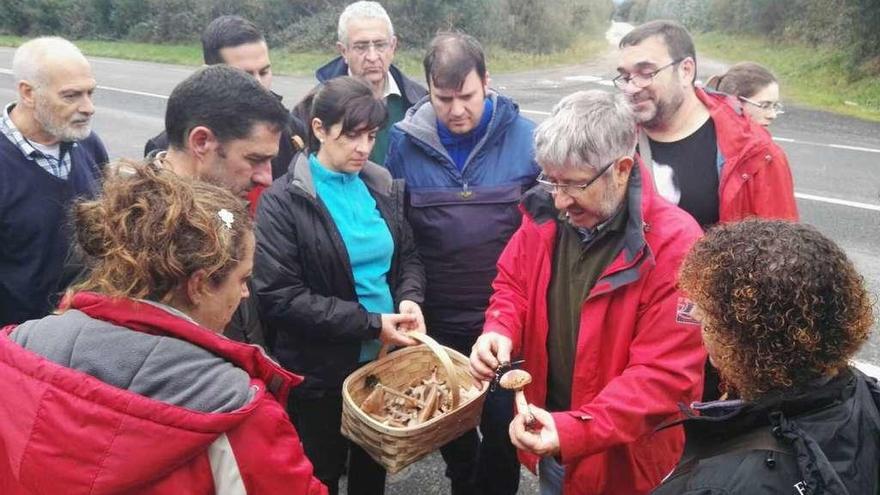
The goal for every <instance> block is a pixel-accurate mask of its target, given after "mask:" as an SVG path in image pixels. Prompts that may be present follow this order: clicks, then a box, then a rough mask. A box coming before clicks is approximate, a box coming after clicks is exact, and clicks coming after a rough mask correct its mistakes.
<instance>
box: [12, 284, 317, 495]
mask: <svg viewBox="0 0 880 495" xmlns="http://www.w3.org/2000/svg"><path fill="white" fill-rule="evenodd" d="M72 306H73V309H74V310H77V311H79V312H82V313H84V314H85V316H83V315H82V314H79V315H76V316H77V318H78V320H76V321H80V322H83V321H85V322H86V324H89V323H96V324H98V325H105V327H103V328H112V327H107V323H110V324H113V325H116V326H117V328H115V331H117V332H118V333H120V330H122V331H121V334H122V335H125V331H124V329H119V328H118V327H125V328H127V329H130V330H131V331H133V332H142V333H144V334H150V335H152V336H167V337H172V339H165V340H164V342H165V344H168V343H169V342H171V343H172V344H175V345H178V347H179V346H187V344H185V343H181V342H179V341H185V342H189V343H190V344H193V345H194V346H196V347H197V348H200V349H204V350H207V351H209V353H206V354H207V355H208V356H210V357H213V358H216V357H218V356H219V358H221V359H220V361H221V366H226V367H227V368H228V367H229V364H228V363H232V365H234V366H235V367H237V368H239V369H241V370H244V371H245V372H246V373H247V375H248V376H249V377H250V390H249V392H250V394H249V395H246V396H245V397H250V398H249V400H246V401H245V405H244V406H243V407H240V408H238V409H235V410H232V411H231V412H223V413H206V412H199V411H196V410H192V409H185V408H183V407H179V406H175V405H172V404H169V403H167V402H161V401H159V400H155V399H150V398H148V397H146V396H144V395H140V394H137V393H134V392H131V391H129V390H124V389H122V388H117V387H114V386H111V385H109V384H107V383H104V382H103V381H101V380H98V379H97V378H95V377H94V376H91V375H90V374H86V373H83V372H80V371H76V370H74V369H71V368H67V367H64V366H61V365H59V364H56V362H53V361H50V360H49V359H47V358H45V357H43V356H42V355H40V354H36V353H34V352H31V351H29V350H26V349H25V348H24V347H22V345H20V344H18V343H17V342H16V341H13V340H12V336H13V335H11V334H12V332H13V331H14V330H15V327H6V328H5V329H3V331H2V332H0V376H2V377H3V379H2V380H0V397H2V398H3V400H2V401H0V493H3V494H4V495H15V494H25V493H27V494H56V493H64V494H111V493H112V494H119V493H125V494H147V493H149V494H164V493H167V494H175V495H177V494H183V493H186V494H209V493H218V494H219V493H224V494H280V493H290V494H304V495H305V494H308V495H321V494H326V493H327V490H326V488H325V487H324V486H323V485H321V484H320V482H319V481H318V480H317V479H316V478H314V476H313V475H312V465H311V463H310V462H309V461H308V459H307V458H306V457H305V454H304V453H303V449H302V446H301V444H300V441H299V437H298V436H297V433H296V430H294V428H293V426H292V425H291V424H290V421H289V419H288V417H287V415H286V413H285V412H284V408H283V407H282V406H281V403H284V402H285V401H286V398H287V394H288V392H289V390H290V387H291V386H293V385H295V384H296V383H298V382H299V381H301V378H300V377H297V376H296V375H293V374H291V373H288V372H286V371H285V370H283V369H281V368H280V367H279V366H278V365H276V364H275V363H274V362H272V361H271V360H270V359H268V358H266V356H265V355H264V354H263V352H262V351H261V350H260V349H259V348H258V347H256V346H250V345H245V344H240V343H237V342H233V341H231V340H228V339H225V338H223V337H221V336H219V335H217V334H215V333H212V332H210V331H208V330H207V329H205V328H202V327H200V326H198V325H196V324H194V323H191V322H190V321H188V320H185V319H183V318H181V317H179V316H175V315H172V314H171V313H169V312H168V311H166V310H164V309H161V308H158V307H155V306H152V305H150V304H147V303H142V302H140V303H139V302H135V301H132V300H127V299H122V300H119V299H116V300H112V299H109V298H107V297H105V296H101V295H97V294H92V293H79V294H77V295H76V296H74V298H73V299H72ZM68 313H72V311H69V312H68ZM66 314H67V313H65V314H62V315H61V316H54V317H53V316H50V317H47V318H56V319H59V320H57V321H70V320H71V319H70V318H68V319H60V318H62V317H64V316H65V315H66ZM40 321H41V322H42V321H44V320H40ZM31 323H34V322H31ZM22 328H24V326H22ZM41 330H43V329H41ZM45 330H46V331H48V330H58V331H59V332H67V331H69V330H70V329H69V328H64V327H57V326H56V327H55V328H48V329H45ZM118 333H117V335H118ZM175 339H176V340H175ZM100 343H101V344H102V345H103V344H104V343H105V342H104V341H101V342H100ZM77 344H80V342H77ZM165 344H163V345H165ZM156 349H160V347H159V346H157V347H156ZM127 351H128V349H125V348H122V349H117V350H116V351H115V352H114V353H113V354H111V355H108V356H107V360H106V361H104V360H100V361H101V362H100V363H96V366H95V368H96V369H115V368H114V366H115V364H114V363H116V362H117V361H120V362H121V361H125V354H126V352H127ZM199 352H201V351H199ZM224 360H225V361H224ZM226 362H228V363H226ZM79 365H81V363H80V364H79ZM116 368H118V366H116ZM230 369H232V370H233V372H234V373H239V376H242V375H240V372H239V371H237V370H235V368H230ZM189 371H190V372H191V373H186V375H185V376H186V379H187V380H189V379H190V378H191V381H192V382H196V381H197V380H198V378H199V375H200V371H204V370H199V369H198V368H197V367H195V366H191V369H190V370H189ZM190 375H191V376H190ZM178 377H179V375H177V374H175V375H174V376H173V377H167V376H166V377H161V378H160V377H156V383H157V386H159V387H161V385H162V382H163V380H168V379H171V380H173V379H176V378H178ZM143 378H144V377H141V376H138V380H139V381H142V382H143V381H144V380H143ZM147 378H149V377H147ZM247 379H248V378H247V377H246V376H243V383H244V384H245V387H244V388H245V390H247V385H246V384H247ZM146 383H147V384H149V383H150V381H149V380H146ZM212 385H216V384H212Z"/></svg>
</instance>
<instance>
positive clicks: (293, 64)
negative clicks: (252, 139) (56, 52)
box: [0, 36, 607, 80]
mask: <svg viewBox="0 0 880 495" xmlns="http://www.w3.org/2000/svg"><path fill="white" fill-rule="evenodd" d="M26 40H27V38H24V37H21V36H0V46H12V47H15V46H18V45H20V44H21V43H23V42H24V41H26ZM76 45H77V46H78V47H79V48H80V49H81V50H82V51H83V53H85V54H86V55H90V56H95V57H110V58H119V59H126V60H140V61H146V62H159V63H167V64H180V65H190V66H195V65H201V63H202V48H201V45H199V44H198V43H186V44H152V43H135V42H129V41H100V40H76ZM606 45H607V42H606V41H604V40H600V39H592V38H589V37H582V38H579V39H578V40H576V42H575V43H573V44H572V46H571V47H570V48H568V49H566V50H563V51H560V52H556V53H550V54H543V55H541V54H531V53H522V52H514V51H511V50H507V49H505V48H503V47H487V49H486V51H487V54H486V56H487V59H488V60H487V64H488V65H489V69H490V71H491V72H493V73H499V74H500V73H505V72H515V71H522V70H533V69H540V68H549V67H555V66H563V65H570V64H577V63H582V62H584V61H585V60H588V59H589V58H592V57H594V56H596V55H598V54H599V53H601V52H602V50H603V49H605V47H606ZM335 55H336V53H335V52H334V51H330V50H326V51H322V50H314V51H306V52H292V51H289V50H287V49H285V48H283V47H280V48H272V69H273V71H274V72H275V73H276V74H288V75H295V76H308V75H311V74H313V73H314V71H315V69H316V68H318V67H320V66H321V65H322V64H324V63H325V62H327V61H328V60H329V59H330V58H332V57H334V56H335ZM423 56H424V52H423V51H421V50H416V49H413V48H408V49H402V50H398V52H397V54H396V55H395V57H394V63H395V65H397V66H398V67H400V68H401V69H402V70H403V71H404V72H405V73H407V74H410V75H413V76H414V77H416V78H417V80H421V79H422V78H421V77H419V76H420V75H421V74H422V71H423V69H422V57H423Z"/></svg>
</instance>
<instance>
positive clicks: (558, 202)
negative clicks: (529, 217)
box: [553, 189, 573, 211]
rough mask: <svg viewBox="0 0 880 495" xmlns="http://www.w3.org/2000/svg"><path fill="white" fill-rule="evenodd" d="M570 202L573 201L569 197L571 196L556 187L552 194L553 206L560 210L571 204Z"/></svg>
mask: <svg viewBox="0 0 880 495" xmlns="http://www.w3.org/2000/svg"><path fill="white" fill-rule="evenodd" d="M572 202H573V200H572V199H571V196H569V195H568V194H565V193H564V192H562V191H560V190H558V189H557V190H556V192H555V193H554V194H553V206H555V207H556V209H557V210H559V211H562V210H564V209H566V208H568V207H569V206H571V203H572Z"/></svg>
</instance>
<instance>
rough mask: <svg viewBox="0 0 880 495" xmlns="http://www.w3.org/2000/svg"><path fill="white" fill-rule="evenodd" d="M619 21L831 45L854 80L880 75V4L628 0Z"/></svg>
mask: <svg viewBox="0 0 880 495" xmlns="http://www.w3.org/2000/svg"><path fill="white" fill-rule="evenodd" d="M615 15H616V16H617V17H618V18H619V19H622V20H627V21H629V22H633V23H641V22H644V21H646V20H651V19H676V20H678V21H680V22H681V23H683V24H684V25H686V26H687V27H688V28H689V29H691V30H694V31H698V32H699V31H720V32H726V33H733V34H751V35H759V36H763V37H766V38H768V39H770V40H774V41H796V42H802V43H806V44H809V45H812V46H832V47H836V48H839V49H840V50H841V51H843V52H845V54H846V57H847V60H848V65H849V67H850V69H851V71H852V73H853V75H854V76H864V75H866V74H880V2H878V1H877V0H625V1H624V2H622V3H620V4H619V5H618V7H617V11H616V14H615Z"/></svg>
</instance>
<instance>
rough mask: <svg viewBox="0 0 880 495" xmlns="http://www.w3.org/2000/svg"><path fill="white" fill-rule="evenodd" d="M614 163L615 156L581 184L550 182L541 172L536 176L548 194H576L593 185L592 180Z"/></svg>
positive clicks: (603, 173) (601, 174) (595, 179)
mask: <svg viewBox="0 0 880 495" xmlns="http://www.w3.org/2000/svg"><path fill="white" fill-rule="evenodd" d="M615 163H617V159H616V158H615V159H614V160H611V161H610V162H608V165H605V166H604V167H602V168H601V169H600V170H599V173H597V174H596V176H595V177H593V178H592V179H590V180H588V181H587V182H584V183H583V184H560V183H558V182H550V181H549V180H547V178H546V176H545V175H544V174H543V173H541V175H539V176H538V179H537V182H538V184H539V185H540V186H541V187H542V188H543V189H544V190H545V191H547V192H548V193H550V194H559V193H560V192H563V193H565V194H567V195H568V196H577V195H579V194H582V193H583V192H584V191H586V190H587V188H588V187H590V186H591V185H593V183H594V182H596V181H597V180H599V178H601V177H602V176H603V175H605V172H607V171H608V169H609V168H611V166H612V165H614V164H615Z"/></svg>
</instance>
